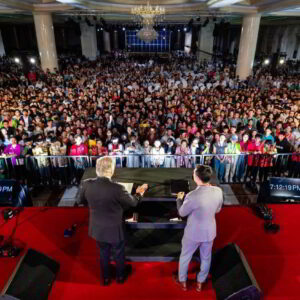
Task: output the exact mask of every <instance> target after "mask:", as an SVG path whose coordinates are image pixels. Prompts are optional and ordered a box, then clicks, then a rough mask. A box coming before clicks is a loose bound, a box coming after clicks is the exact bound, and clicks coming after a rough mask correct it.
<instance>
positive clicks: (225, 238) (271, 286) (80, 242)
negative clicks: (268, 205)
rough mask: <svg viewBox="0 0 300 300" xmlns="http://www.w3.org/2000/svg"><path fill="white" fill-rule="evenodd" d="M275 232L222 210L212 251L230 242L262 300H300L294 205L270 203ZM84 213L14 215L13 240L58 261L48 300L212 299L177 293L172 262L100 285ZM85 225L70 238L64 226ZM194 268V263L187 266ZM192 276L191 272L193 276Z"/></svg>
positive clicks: (6, 264) (9, 264) (10, 264)
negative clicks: (246, 264)
mask: <svg viewBox="0 0 300 300" xmlns="http://www.w3.org/2000/svg"><path fill="white" fill-rule="evenodd" d="M272 208H273V210H274V214H275V218H276V222H277V223H279V224H280V226H281V230H280V232H279V233H278V234H275V235H273V234H266V233H265V232H264V229H263V221H262V220H260V219H258V218H257V217H256V216H254V215H253V214H252V211H251V210H250V209H249V208H246V207H225V208H224V209H223V210H222V211H221V213H220V214H219V215H218V237H217V240H216V242H215V248H219V247H221V246H223V245H225V244H227V243H230V242H234V243H236V244H238V245H239V247H240V248H241V249H242V250H243V252H244V254H245V256H246V258H247V260H248V262H249V264H250V266H251V268H252V270H253V273H254V275H255V277H256V279H257V281H258V283H259V285H260V287H261V289H262V290H263V292H264V295H265V298H264V299H266V300H275V299H276V300H285V299H295V300H296V299H300V239H299V236H298V228H299V216H300V206H299V205H277V206H275V205H273V206H272ZM87 217H88V211H87V209H83V208H77V209H75V208H49V209H44V208H43V209H40V208H27V209H25V211H24V212H22V213H21V215H20V216H19V226H18V229H17V231H16V234H15V238H16V239H18V240H19V242H20V243H24V244H26V247H31V248H34V249H36V250H39V251H41V252H43V253H45V254H47V255H49V256H50V257H52V258H54V259H56V260H57V261H59V262H60V264H61V268H60V272H59V274H58V277H57V280H56V281H55V283H54V286H53V288H52V291H51V294H50V297H49V299H51V300H60V299H63V300H68V299H72V300H77V299H78V300H79V299H80V300H82V299H91V300H93V299H172V300H175V299H215V298H216V296H215V292H214V290H213V289H212V285H211V282H209V283H208V284H207V285H205V287H204V291H203V292H202V293H201V294H199V293H197V292H195V291H194V290H193V289H192V290H190V291H188V292H186V293H185V292H182V291H181V290H180V289H178V288H177V286H175V285H174V283H173V281H172V278H171V274H172V271H174V270H176V268H177V263H175V262H174V263H133V274H132V275H131V277H130V278H129V280H128V282H127V283H126V284H125V285H121V286H120V285H117V284H115V283H113V284H112V285H111V287H101V286H100V284H99V276H100V271H99V259H98V251H97V248H96V244H95V242H94V241H93V240H92V239H90V238H89V237H88V236H87V223H86V221H87ZM15 221H16V219H13V220H10V221H9V222H8V223H6V224H2V223H1V221H0V234H1V235H5V236H6V237H7V236H8V235H9V234H10V233H11V231H12V229H13V227H14V225H15ZM75 222H77V223H78V222H79V223H80V222H82V223H83V224H84V225H83V226H81V227H80V228H78V230H77V233H76V235H75V236H74V237H72V238H70V239H65V238H64V237H63V231H64V229H65V228H66V227H68V226H70V225H71V224H73V223H75ZM1 224H2V225H1ZM18 260H19V257H18V258H16V259H11V258H0V270H1V272H0V289H2V287H3V286H4V285H5V283H6V282H7V280H8V278H9V276H10V274H11V273H12V271H13V270H14V268H15V266H16V264H17V262H18ZM195 266H197V264H196V263H194V264H193V266H192V267H195ZM194 276H195V274H191V278H194Z"/></svg>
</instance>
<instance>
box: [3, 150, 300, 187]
mask: <svg viewBox="0 0 300 300" xmlns="http://www.w3.org/2000/svg"><path fill="white" fill-rule="evenodd" d="M99 157H104V156H88V155H85V156H29V157H9V156H1V157H0V178H15V179H18V180H21V181H23V182H24V183H26V184H28V186H36V185H37V186H38V185H62V186H65V185H71V184H79V183H80V180H81V177H82V175H83V173H84V171H85V169H86V168H90V167H95V165H96V160H97V159H98V158H99ZM108 157H113V158H115V160H116V167H117V168H125V167H126V168H194V167H195V166H196V165H198V164H205V165H210V166H211V167H212V168H213V169H214V170H215V172H216V176H217V179H218V180H219V182H220V183H237V182H246V181H248V182H251V181H253V182H256V181H265V180H267V178H268V176H277V177H280V176H288V177H300V153H283V154H252V153H241V154H199V155H193V154H186V155H178V154H175V155H171V154H122V155H108Z"/></svg>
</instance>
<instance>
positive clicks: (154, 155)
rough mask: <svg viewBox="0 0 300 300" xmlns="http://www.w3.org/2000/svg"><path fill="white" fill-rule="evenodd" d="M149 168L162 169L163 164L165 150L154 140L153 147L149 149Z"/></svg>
mask: <svg viewBox="0 0 300 300" xmlns="http://www.w3.org/2000/svg"><path fill="white" fill-rule="evenodd" d="M150 154H151V166H152V167H153V168H163V167H164V162H165V150H164V148H163V147H162V146H161V142H160V141H159V140H156V141H155V142H154V147H152V149H151V152H150Z"/></svg>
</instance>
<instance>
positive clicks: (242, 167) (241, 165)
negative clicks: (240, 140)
mask: <svg viewBox="0 0 300 300" xmlns="http://www.w3.org/2000/svg"><path fill="white" fill-rule="evenodd" d="M245 171H246V155H239V158H238V160H237V164H236V170H235V174H236V179H237V180H239V181H241V180H242V179H243V176H244V174H245Z"/></svg>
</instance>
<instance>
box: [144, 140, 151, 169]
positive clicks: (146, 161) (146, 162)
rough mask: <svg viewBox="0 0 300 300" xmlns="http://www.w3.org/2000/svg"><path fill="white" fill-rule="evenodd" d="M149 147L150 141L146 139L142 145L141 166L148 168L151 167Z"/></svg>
mask: <svg viewBox="0 0 300 300" xmlns="http://www.w3.org/2000/svg"><path fill="white" fill-rule="evenodd" d="M151 149H152V147H151V146H150V143H149V141H148V140H146V141H144V146H143V147H142V154H143V155H142V167H143V168H150V167H151V156H150V154H151Z"/></svg>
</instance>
